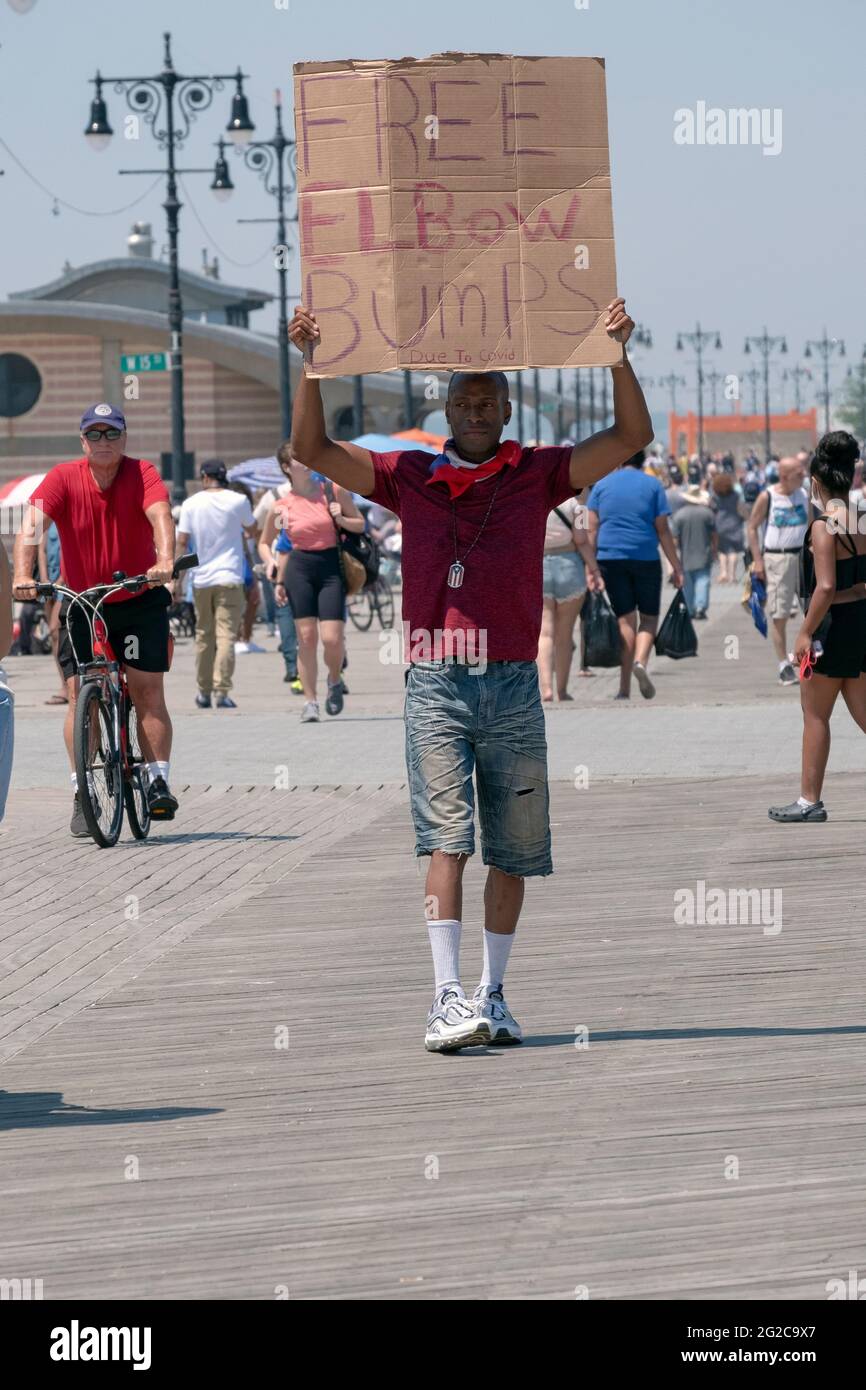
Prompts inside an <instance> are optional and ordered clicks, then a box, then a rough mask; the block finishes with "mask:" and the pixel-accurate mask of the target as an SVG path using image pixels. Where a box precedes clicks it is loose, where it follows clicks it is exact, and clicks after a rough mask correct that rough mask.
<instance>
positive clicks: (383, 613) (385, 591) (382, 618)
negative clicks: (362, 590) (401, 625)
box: [373, 574, 394, 632]
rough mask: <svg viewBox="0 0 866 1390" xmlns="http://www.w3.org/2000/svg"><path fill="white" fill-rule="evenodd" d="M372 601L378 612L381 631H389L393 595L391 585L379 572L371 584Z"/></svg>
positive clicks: (391, 623) (392, 610)
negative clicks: (372, 584) (374, 581)
mask: <svg viewBox="0 0 866 1390" xmlns="http://www.w3.org/2000/svg"><path fill="white" fill-rule="evenodd" d="M373 602H374V604H375V605H376V612H377V613H378V614H379V623H380V624H381V627H382V631H383V632H390V630H391V628H392V627H393V626H394V595H393V594H392V592H391V585H390V584H389V583H388V581H387V579H385V577H384V576H383V575H381V574H380V575H379V578H378V579H377V580H376V583H375V584H374V586H373Z"/></svg>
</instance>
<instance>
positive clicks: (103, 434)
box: [84, 429, 123, 444]
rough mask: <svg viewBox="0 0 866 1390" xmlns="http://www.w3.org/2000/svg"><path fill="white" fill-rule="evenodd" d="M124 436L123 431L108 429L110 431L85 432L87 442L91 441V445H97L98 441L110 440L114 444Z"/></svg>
mask: <svg viewBox="0 0 866 1390" xmlns="http://www.w3.org/2000/svg"><path fill="white" fill-rule="evenodd" d="M122 434H123V430H115V429H108V430H85V431H84V438H85V439H87V440H89V442H90V443H91V444H95V443H96V442H97V440H99V439H109V440H111V441H112V443H113V442H114V440H115V439H119V438H120V436H121V435H122Z"/></svg>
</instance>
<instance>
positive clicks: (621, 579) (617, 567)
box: [598, 560, 662, 618]
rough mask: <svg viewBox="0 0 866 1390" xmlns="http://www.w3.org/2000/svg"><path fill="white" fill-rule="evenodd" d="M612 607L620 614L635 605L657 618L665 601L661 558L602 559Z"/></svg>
mask: <svg viewBox="0 0 866 1390" xmlns="http://www.w3.org/2000/svg"><path fill="white" fill-rule="evenodd" d="M598 567H599V569H600V570H601V573H602V578H603V579H604V587H605V588H606V589H607V596H608V598H609V599H610V604H611V608H612V609H613V611H614V613H615V614H616V616H617V617H618V618H624V617H625V615H626V613H634V611H635V609H637V611H638V612H639V613H641V614H642V615H643V616H644V617H645V618H657V617H658V615H659V609H660V608H661V603H662V565H661V560H599V562H598Z"/></svg>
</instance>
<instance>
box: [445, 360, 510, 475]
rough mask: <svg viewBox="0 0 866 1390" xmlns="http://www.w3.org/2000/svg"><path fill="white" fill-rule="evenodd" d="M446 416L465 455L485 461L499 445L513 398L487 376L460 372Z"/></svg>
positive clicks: (456, 441)
mask: <svg viewBox="0 0 866 1390" xmlns="http://www.w3.org/2000/svg"><path fill="white" fill-rule="evenodd" d="M445 419H446V420H447V421H448V425H449V427H450V430H451V434H452V435H453V437H454V443H455V444H456V445H457V448H458V450H459V452H460V453H461V454H462V455H463V456H464V458H467V459H469V460H470V461H473V462H474V461H478V462H482V461H483V460H484V459H488V458H490V456H491V454H495V452H496V450H497V449H498V448H499V441H500V439H501V438H502V431H503V430H504V428H505V426H506V425H507V423H508V421H509V420H510V419H511V402H510V401H509V400H508V398H507V396H506V395H505V392H504V391H503V390H502V389H501V388H500V387H499V386H497V384H496V382H495V381H491V380H490V378H489V377H488V376H486V375H481V376H459V377H458V378H457V380H456V382H454V384H453V385H452V387H451V390H450V391H449V393H448V399H447V401H446V402H445Z"/></svg>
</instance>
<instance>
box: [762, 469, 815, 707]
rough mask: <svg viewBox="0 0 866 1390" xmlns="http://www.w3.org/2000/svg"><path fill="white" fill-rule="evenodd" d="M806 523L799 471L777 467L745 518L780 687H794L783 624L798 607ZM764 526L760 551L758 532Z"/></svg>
mask: <svg viewBox="0 0 866 1390" xmlns="http://www.w3.org/2000/svg"><path fill="white" fill-rule="evenodd" d="M809 521H810V504H809V494H808V492H807V491H806V489H805V487H804V486H803V466H802V464H801V463H799V462H798V460H797V459H795V458H784V459H782V460H781V461H780V463H779V481H778V482H777V483H773V484H771V486H770V487H768V488H767V489H766V490H765V491H764V492H762V493H760V494H759V496H758V498H757V500H756V502H755V505H754V507H753V508H752V515H751V516H750V517H749V545H750V546H751V550H752V554H753V555H754V557H755V559H754V562H753V564H752V570H753V572H754V574H755V575H757V577H758V578H759V579H763V581H764V583H765V584H766V586H767V617H768V618H769V619H770V620H771V629H770V630H771V632H772V635H773V646H774V647H775V649H776V659H777V660H778V663H779V681H780V683H781V684H782V685H796V684H797V672H796V671H795V670H794V667H793V666H792V665H791V663H790V662H789V660H788V644H787V638H786V633H787V627H788V619H789V618H793V617H795V616H796V614H797V612H798V611H799V608H800V602H801V599H800V554H801V551H802V549H803V539H804V537H805V535H806V528H807V526H808V524H809ZM764 524H766V530H765V531H764V543H763V547H762V546H761V543H760V540H759V538H758V528H759V527H760V526H762V525H764Z"/></svg>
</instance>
